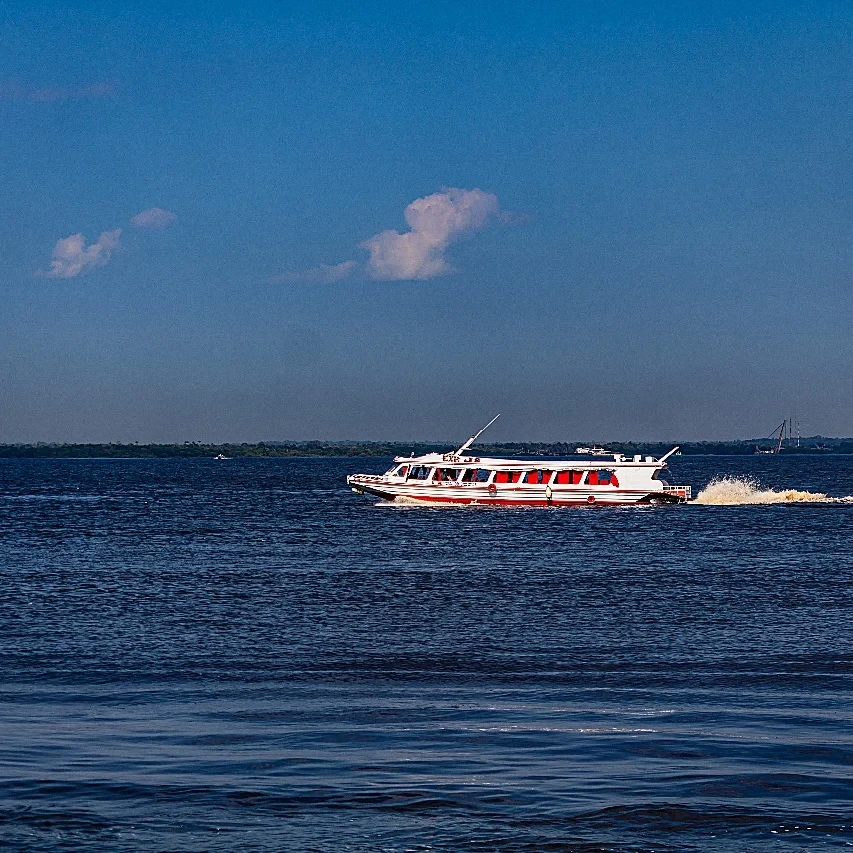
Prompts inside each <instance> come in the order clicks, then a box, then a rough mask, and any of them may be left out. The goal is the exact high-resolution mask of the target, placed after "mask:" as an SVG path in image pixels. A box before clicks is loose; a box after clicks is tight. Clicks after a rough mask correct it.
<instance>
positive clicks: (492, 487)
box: [489, 483, 498, 497]
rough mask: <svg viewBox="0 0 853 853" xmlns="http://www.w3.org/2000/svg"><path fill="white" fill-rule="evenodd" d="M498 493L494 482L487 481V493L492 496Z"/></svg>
mask: <svg viewBox="0 0 853 853" xmlns="http://www.w3.org/2000/svg"><path fill="white" fill-rule="evenodd" d="M497 493H498V487H497V486H496V485H495V484H494V483H489V494H490V495H491V496H492V497H494V496H495V495H496V494H497Z"/></svg>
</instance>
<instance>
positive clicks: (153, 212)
mask: <svg viewBox="0 0 853 853" xmlns="http://www.w3.org/2000/svg"><path fill="white" fill-rule="evenodd" d="M177 218H178V217H177V216H175V214H174V213H172V211H171V210H163V208H162V207H149V208H148V210H143V211H141V212H140V213H137V214H136V216H134V217H133V218H132V219H131V220H130V224H131V225H133V226H134V227H135V228H152V229H153V228H165V227H166V226H168V225H171V224H172V223H173V222H174V221H175V220H176V219H177Z"/></svg>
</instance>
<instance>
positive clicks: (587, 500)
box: [586, 495, 595, 504]
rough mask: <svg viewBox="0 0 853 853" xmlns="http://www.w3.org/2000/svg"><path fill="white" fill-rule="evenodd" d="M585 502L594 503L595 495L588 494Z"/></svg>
mask: <svg viewBox="0 0 853 853" xmlns="http://www.w3.org/2000/svg"><path fill="white" fill-rule="evenodd" d="M586 502H587V503H588V504H594V503H595V495H590V496H589V497H588V498H587V499H586Z"/></svg>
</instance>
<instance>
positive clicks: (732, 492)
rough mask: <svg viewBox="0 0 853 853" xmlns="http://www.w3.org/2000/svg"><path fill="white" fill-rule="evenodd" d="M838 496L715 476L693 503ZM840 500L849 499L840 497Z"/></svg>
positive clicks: (813, 500)
mask: <svg viewBox="0 0 853 853" xmlns="http://www.w3.org/2000/svg"><path fill="white" fill-rule="evenodd" d="M838 500H839V498H830V497H828V496H827V495H825V494H823V492H804V491H800V490H798V489H787V490H785V491H776V490H775V489H763V488H761V485H760V484H759V483H758V482H757V481H756V480H753V479H751V478H749V477H717V478H715V479H713V480H711V482H710V483H708V485H707V486H705V488H704V489H702V491H701V492H699V494H698V495H696V500H695V501H694V503H697V504H709V505H716V506H738V505H741V504H784V503H801V502H803V503H805V502H811V503H821V502H826V503H836V502H837V501H838ZM840 500H844V501H847V500H850V498H841V499H840Z"/></svg>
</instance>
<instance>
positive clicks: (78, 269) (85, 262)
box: [41, 228, 121, 278]
mask: <svg viewBox="0 0 853 853" xmlns="http://www.w3.org/2000/svg"><path fill="white" fill-rule="evenodd" d="M119 237H121V228H116V229H115V230H114V231H104V232H103V233H102V234H101V236H100V237H98V239H97V240H95V242H94V243H90V244H89V245H88V246H87V245H86V241H85V239H84V238H83V235H82V234H72V235H71V236H70V237H65V238H63V239H62V240H58V241H57V243H56V245H55V246H54V247H53V260H52V261H51V262H50V269H49V270H47V271H46V272H43V273H41V275H44V276H45V277H47V278H75V277H76V276H78V275H80V273H84V272H88V271H89V270H91V269H94V268H95V267H102V266H104V264H106V263H107V262H108V261H109V259H110V258H111V257H112V254H113V250H114V249H115V248H116V246H118V241H119Z"/></svg>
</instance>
